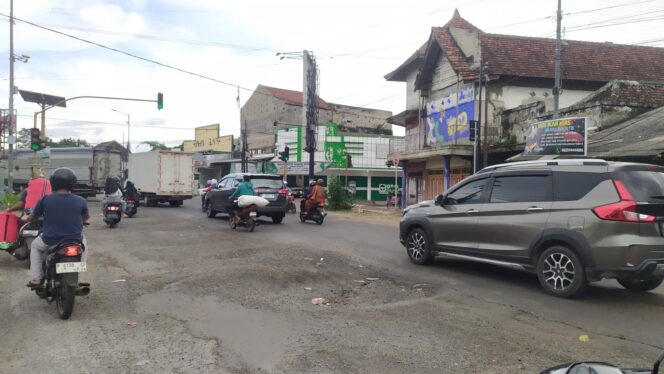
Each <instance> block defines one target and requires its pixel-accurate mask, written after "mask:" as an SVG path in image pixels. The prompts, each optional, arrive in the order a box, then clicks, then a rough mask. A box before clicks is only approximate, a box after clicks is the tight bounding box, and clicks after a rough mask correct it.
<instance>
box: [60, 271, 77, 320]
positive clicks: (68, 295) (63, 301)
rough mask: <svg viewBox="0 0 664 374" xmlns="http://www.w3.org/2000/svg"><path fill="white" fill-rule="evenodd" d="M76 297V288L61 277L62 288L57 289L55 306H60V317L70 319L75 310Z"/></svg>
mask: <svg viewBox="0 0 664 374" xmlns="http://www.w3.org/2000/svg"><path fill="white" fill-rule="evenodd" d="M75 298H76V289H74V287H71V286H69V285H67V282H65V281H64V280H63V279H60V288H58V289H57V290H56V295H55V306H56V307H57V308H58V316H59V317H60V319H69V317H71V313H72V312H73V311H74V301H75Z"/></svg>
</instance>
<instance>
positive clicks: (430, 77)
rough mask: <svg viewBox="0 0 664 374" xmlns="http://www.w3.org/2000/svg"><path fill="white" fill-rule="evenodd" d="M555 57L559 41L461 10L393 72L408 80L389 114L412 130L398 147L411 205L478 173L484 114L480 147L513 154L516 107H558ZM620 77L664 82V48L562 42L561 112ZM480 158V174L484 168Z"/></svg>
mask: <svg viewBox="0 0 664 374" xmlns="http://www.w3.org/2000/svg"><path fill="white" fill-rule="evenodd" d="M554 51H555V39H549V38H535V37H528V36H515V35H501V34H490V33H485V32H483V31H482V30H480V29H479V28H478V27H476V26H474V25H473V24H471V23H470V22H468V21H467V20H465V19H464V18H462V17H461V15H460V14H459V12H458V11H455V13H454V16H453V17H452V19H450V20H449V22H447V24H445V25H444V26H443V27H433V28H432V29H431V33H430V35H429V39H428V41H427V42H426V43H425V44H424V45H422V46H421V47H420V48H418V49H417V50H416V51H415V53H413V55H411V56H409V57H408V58H407V59H406V61H405V62H404V63H402V64H401V65H400V66H399V67H397V68H396V69H395V70H394V71H392V72H391V73H389V74H387V75H386V76H385V79H387V80H388V81H397V82H404V83H406V93H407V96H406V103H405V104H406V106H405V110H404V111H402V112H401V113H399V114H396V115H394V116H393V117H391V118H390V123H392V124H396V125H400V126H404V127H405V128H406V139H405V141H404V142H403V144H399V145H397V144H395V147H393V148H392V149H391V151H393V152H394V153H395V155H396V154H398V155H399V158H400V160H402V166H404V167H405V173H406V175H407V178H406V180H407V183H406V196H405V199H404V201H406V202H407V203H409V204H410V203H415V202H417V201H421V200H425V199H432V198H434V197H435V196H436V195H437V194H439V193H442V192H444V191H445V190H446V189H447V188H449V187H450V186H452V185H453V184H454V183H456V182H457V181H459V180H461V179H462V178H464V177H465V176H467V175H469V174H470V173H472V172H473V148H474V145H473V143H471V142H470V141H469V135H470V129H469V123H470V121H471V120H480V117H481V126H482V132H483V133H482V142H481V144H480V146H482V147H483V148H485V149H490V148H491V147H499V146H500V147H503V148H506V152H505V154H506V155H508V157H509V154H510V152H509V151H510V149H509V148H510V147H512V146H513V145H515V144H519V143H521V142H523V140H524V138H523V137H524V133H523V126H522V125H521V124H517V125H516V126H515V125H514V123H512V122H510V121H507V120H505V118H506V116H509V115H516V114H514V113H511V114H510V111H512V110H514V109H515V108H522V109H524V110H526V111H528V110H530V111H531V112H533V111H535V112H537V111H539V113H535V114H542V113H547V112H550V111H551V110H552V109H553V102H554V98H553V95H552V87H553V85H554V72H555V69H554V60H555V52H554ZM481 63H483V66H484V69H483V77H482V84H481V86H480V82H479V74H480V64H481ZM616 79H619V80H629V81H650V82H664V48H655V47H644V46H634V45H620V44H613V43H596V42H586V41H575V40H563V48H562V93H561V94H560V108H563V110H564V108H568V107H571V106H574V105H575V104H576V103H578V102H580V101H581V100H583V99H585V98H586V97H588V96H589V95H591V94H593V92H595V91H596V90H599V89H600V88H602V87H603V86H605V85H606V84H607V83H608V82H610V81H613V80H616ZM480 92H481V94H480ZM524 107H525V108H524ZM531 114H533V113H531ZM517 122H518V121H517ZM485 135H486V140H485V139H484V136H485ZM485 144H486V145H487V146H486V147H484V145H485ZM512 154H514V152H512ZM487 156H488V155H487ZM503 160H504V159H503ZM478 161H479V162H478V169H479V168H480V167H481V166H482V165H483V164H485V162H483V160H482V159H481V158H480V160H478ZM489 161H490V160H487V163H490V162H489Z"/></svg>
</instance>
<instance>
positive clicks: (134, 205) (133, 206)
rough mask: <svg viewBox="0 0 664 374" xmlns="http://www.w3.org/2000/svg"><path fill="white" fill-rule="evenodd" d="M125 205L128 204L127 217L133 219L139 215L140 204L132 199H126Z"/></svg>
mask: <svg viewBox="0 0 664 374" xmlns="http://www.w3.org/2000/svg"><path fill="white" fill-rule="evenodd" d="M125 203H126V204H127V206H126V208H125V214H126V215H127V217H129V218H132V217H133V216H135V215H136V213H138V202H137V201H136V200H134V199H132V198H126V199H125Z"/></svg>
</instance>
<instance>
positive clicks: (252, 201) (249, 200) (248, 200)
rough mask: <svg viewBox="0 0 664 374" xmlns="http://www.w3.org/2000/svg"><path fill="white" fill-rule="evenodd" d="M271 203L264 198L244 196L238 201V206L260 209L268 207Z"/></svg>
mask: <svg viewBox="0 0 664 374" xmlns="http://www.w3.org/2000/svg"><path fill="white" fill-rule="evenodd" d="M269 203H270V202H269V201H267V200H265V199H264V198H262V197H260V196H249V195H242V196H240V197H239V198H238V200H237V206H239V207H240V208H245V207H248V206H249V205H256V206H257V207H259V208H262V207H264V206H267V204H269Z"/></svg>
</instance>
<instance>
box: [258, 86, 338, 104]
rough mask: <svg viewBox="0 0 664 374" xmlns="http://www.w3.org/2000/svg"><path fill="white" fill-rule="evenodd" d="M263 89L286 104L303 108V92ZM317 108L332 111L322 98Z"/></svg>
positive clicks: (266, 87) (318, 100) (272, 88)
mask: <svg viewBox="0 0 664 374" xmlns="http://www.w3.org/2000/svg"><path fill="white" fill-rule="evenodd" d="M261 87H263V88H264V89H265V90H266V91H267V93H269V94H270V95H272V96H274V97H275V98H277V99H279V100H281V101H283V102H285V103H286V104H289V105H299V106H302V92H301V91H291V90H285V89H283V88H276V87H268V86H263V85H261ZM316 106H318V108H320V109H330V105H329V104H328V103H327V102H325V100H323V99H321V98H320V97H319V98H318V99H317V103H316Z"/></svg>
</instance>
